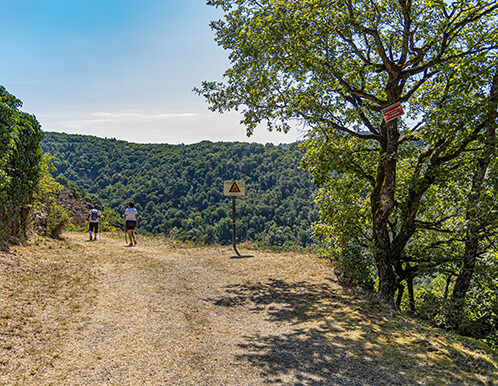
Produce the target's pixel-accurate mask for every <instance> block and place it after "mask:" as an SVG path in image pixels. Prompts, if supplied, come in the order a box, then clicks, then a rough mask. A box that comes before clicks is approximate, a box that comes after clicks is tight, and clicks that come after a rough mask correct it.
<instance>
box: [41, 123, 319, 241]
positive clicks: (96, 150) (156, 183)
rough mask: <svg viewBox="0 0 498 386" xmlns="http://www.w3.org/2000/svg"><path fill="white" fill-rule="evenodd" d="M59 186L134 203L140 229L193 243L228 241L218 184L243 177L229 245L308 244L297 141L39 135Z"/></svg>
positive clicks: (312, 216) (306, 186)
mask: <svg viewBox="0 0 498 386" xmlns="http://www.w3.org/2000/svg"><path fill="white" fill-rule="evenodd" d="M43 151H44V152H46V153H50V154H51V155H53V157H54V160H53V163H54V166H55V168H56V170H55V171H54V172H53V174H54V176H56V177H57V178H58V179H59V181H63V179H64V178H66V179H67V180H68V181H69V182H73V183H75V184H76V185H77V186H79V187H81V188H83V189H85V190H86V191H88V192H89V193H90V194H93V195H96V196H97V197H99V199H100V200H102V204H103V205H104V206H107V207H109V208H112V209H114V210H116V211H117V212H118V213H122V212H123V211H124V209H125V207H126V205H127V202H128V201H129V200H133V201H134V202H135V203H136V206H137V209H138V211H139V214H140V218H139V226H140V228H141V229H143V230H145V231H147V232H150V233H153V234H164V235H167V236H171V237H174V238H177V239H180V240H189V241H192V242H200V243H221V244H230V243H231V242H232V221H231V216H232V203H231V198H230V197H225V196H224V195H223V183H224V181H225V180H244V181H245V182H246V195H245V196H244V197H241V198H237V216H236V217H237V242H241V241H252V242H259V243H264V244H268V245H274V246H294V245H299V246H301V247H309V246H311V245H312V244H313V243H314V241H313V239H312V236H311V232H312V230H311V224H312V223H313V222H315V221H317V220H318V218H319V213H318V211H317V209H316V208H315V207H314V205H313V200H314V197H315V188H314V186H313V185H312V183H311V182H310V180H311V179H310V176H309V174H308V173H307V172H306V171H304V170H301V169H299V165H300V162H301V158H302V156H303V154H302V151H301V150H300V148H299V145H298V144H288V145H279V146H275V145H272V144H267V145H261V144H256V143H226V142H217V143H212V142H208V141H203V142H201V143H197V144H193V145H168V144H135V143H128V142H125V141H119V140H115V139H103V138H97V137H93V136H83V135H68V134H61V133H46V135H45V138H44V140H43Z"/></svg>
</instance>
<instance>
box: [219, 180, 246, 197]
mask: <svg viewBox="0 0 498 386" xmlns="http://www.w3.org/2000/svg"><path fill="white" fill-rule="evenodd" d="M223 193H224V194H225V196H244V195H245V194H246V183H245V181H225V186H224V187H223Z"/></svg>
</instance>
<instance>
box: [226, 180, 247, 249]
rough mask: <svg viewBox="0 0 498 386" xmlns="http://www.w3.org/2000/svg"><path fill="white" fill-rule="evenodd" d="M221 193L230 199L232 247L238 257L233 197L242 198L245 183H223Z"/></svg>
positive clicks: (244, 192) (244, 191)
mask: <svg viewBox="0 0 498 386" xmlns="http://www.w3.org/2000/svg"><path fill="white" fill-rule="evenodd" d="M223 193H224V194H225V196H231V197H232V231H233V238H232V246H233V250H234V251H235V253H236V254H237V256H240V253H239V251H237V245H236V224H235V197H237V196H238V197H242V196H243V195H245V194H246V183H245V182H244V181H225V185H224V188H223Z"/></svg>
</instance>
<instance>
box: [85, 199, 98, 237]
mask: <svg viewBox="0 0 498 386" xmlns="http://www.w3.org/2000/svg"><path fill="white" fill-rule="evenodd" d="M99 219H100V210H99V206H98V205H94V206H93V209H91V210H90V212H88V226H89V230H88V232H89V233H90V241H91V240H92V232H93V233H94V234H95V236H94V238H93V240H97V233H98V232H99Z"/></svg>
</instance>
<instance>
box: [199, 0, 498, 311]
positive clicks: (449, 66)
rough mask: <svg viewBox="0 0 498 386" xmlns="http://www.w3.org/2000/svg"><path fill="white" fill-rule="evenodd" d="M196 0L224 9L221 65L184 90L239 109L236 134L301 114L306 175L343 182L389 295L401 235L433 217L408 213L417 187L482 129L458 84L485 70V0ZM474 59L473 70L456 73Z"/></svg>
mask: <svg viewBox="0 0 498 386" xmlns="http://www.w3.org/2000/svg"><path fill="white" fill-rule="evenodd" d="M208 4H210V5H214V6H217V7H221V8H222V9H223V10H224V11H225V17H224V18H223V19H222V20H219V21H215V22H213V23H212V28H213V30H214V31H215V33H216V41H217V42H218V44H219V45H221V46H222V47H223V48H225V49H227V50H229V51H230V54H229V58H230V60H231V66H230V68H229V69H227V71H226V72H225V74H224V81H223V82H204V83H203V85H202V87H201V88H199V89H197V90H196V91H197V92H198V93H199V94H202V95H204V96H205V98H206V99H207V101H208V102H209V103H210V108H211V109H212V110H213V111H219V112H224V111H227V110H232V109H234V110H241V111H242V114H243V116H244V119H243V123H244V124H245V125H246V127H247V133H248V134H249V135H250V134H251V133H252V132H253V130H254V129H255V128H256V126H257V125H258V124H260V123H261V122H266V124H267V127H268V129H270V130H273V129H277V130H283V131H287V130H288V129H289V127H290V126H289V125H290V124H291V122H292V120H296V121H297V122H298V123H302V124H304V125H305V126H306V127H307V128H309V131H308V137H307V147H308V160H307V164H308V166H309V167H310V169H311V171H312V172H313V174H314V177H315V181H316V182H317V184H322V185H324V184H327V183H329V182H330V177H331V176H333V177H334V178H335V177H336V176H342V177H343V178H345V180H347V181H350V182H351V186H354V188H353V189H352V192H354V195H353V196H351V197H349V201H350V202H351V203H352V206H354V207H358V208H361V210H362V215H361V216H360V217H361V219H362V221H358V222H356V223H355V225H359V226H356V228H357V230H360V229H359V228H364V226H368V227H369V229H368V230H367V231H365V229H361V231H362V236H364V239H365V240H366V241H367V242H368V243H369V245H370V247H371V250H372V253H373V255H374V258H375V261H376V264H377V268H378V272H379V278H380V288H379V292H380V295H381V296H382V297H383V298H384V299H385V300H386V301H388V302H393V301H394V295H395V292H396V289H397V287H398V284H399V276H403V275H404V276H407V277H411V276H412V274H413V270H412V267H411V266H410V265H409V264H406V261H405V260H404V255H405V250H406V247H407V245H408V243H409V241H410V240H411V239H412V238H413V236H414V235H415V234H416V232H417V229H419V227H421V228H423V227H425V228H426V229H430V228H431V227H432V228H437V223H438V221H440V219H437V218H435V217H434V219H433V221H425V222H423V221H419V220H420V219H419V217H418V216H419V214H420V210H421V208H422V207H423V203H424V197H425V195H427V194H428V193H429V190H430V188H431V187H432V186H434V184H437V183H438V182H440V181H442V180H443V179H444V177H445V176H449V175H450V174H451V171H452V170H453V169H452V168H454V167H455V165H456V164H455V162H458V161H457V160H458V159H461V157H463V156H464V155H465V154H466V153H467V152H468V151H469V150H470V148H471V146H472V144H473V143H474V142H475V141H476V140H478V138H479V136H480V134H481V133H482V130H484V128H483V126H482V125H481V124H480V122H479V120H477V121H476V122H474V121H473V118H472V117H473V116H480V115H482V112H481V111H480V110H479V109H486V108H488V109H489V105H488V104H486V103H478V104H477V105H476V106H473V104H472V95H473V92H472V90H471V89H469V88H468V87H466V85H470V86H472V85H475V84H476V83H479V82H480V81H482V80H484V83H486V82H487V81H488V82H489V81H490V76H489V74H490V72H491V71H492V70H493V68H494V67H495V66H494V65H493V62H494V63H496V49H497V33H496V16H497V8H498V5H497V2H496V1H481V0H471V1H453V2H446V1H443V0H434V1H426V0H419V1H410V0H366V1H353V0H346V1H330V0H294V1H293V0H215V1H208ZM480 62H482V69H481V70H480V71H479V74H480V75H481V78H482V79H481V78H480V79H471V78H469V77H468V76H467V75H468V71H472V70H474V69H475V68H476V63H480ZM466 74H467V75H466ZM469 79H470V80H469ZM489 84H490V83H488V91H489ZM482 87H483V88H484V89H486V85H484V86H482ZM462 90H463V91H464V92H463V93H460V94H459V92H461V91H462ZM395 103H401V104H402V106H403V108H404V110H405V113H406V114H405V116H404V117H403V118H402V119H394V120H391V121H389V122H386V120H384V119H383V117H382V110H383V109H385V108H386V107H388V106H391V105H393V104H395ZM455 103H457V104H458V106H457V105H455ZM460 109H461V110H462V112H463V113H462V114H460V112H459V110H460ZM401 170H403V172H402V173H401ZM346 176H347V178H346ZM344 183H345V182H344ZM330 198H331V197H329V199H330ZM367 203H368V216H367V219H366V220H365V209H366V206H365V205H366V204H367ZM428 211H429V209H427V210H426V213H425V214H426V215H427V216H428ZM337 213H340V211H338V212H337ZM427 216H426V217H427ZM439 216H441V214H439ZM397 276H398V278H397Z"/></svg>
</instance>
